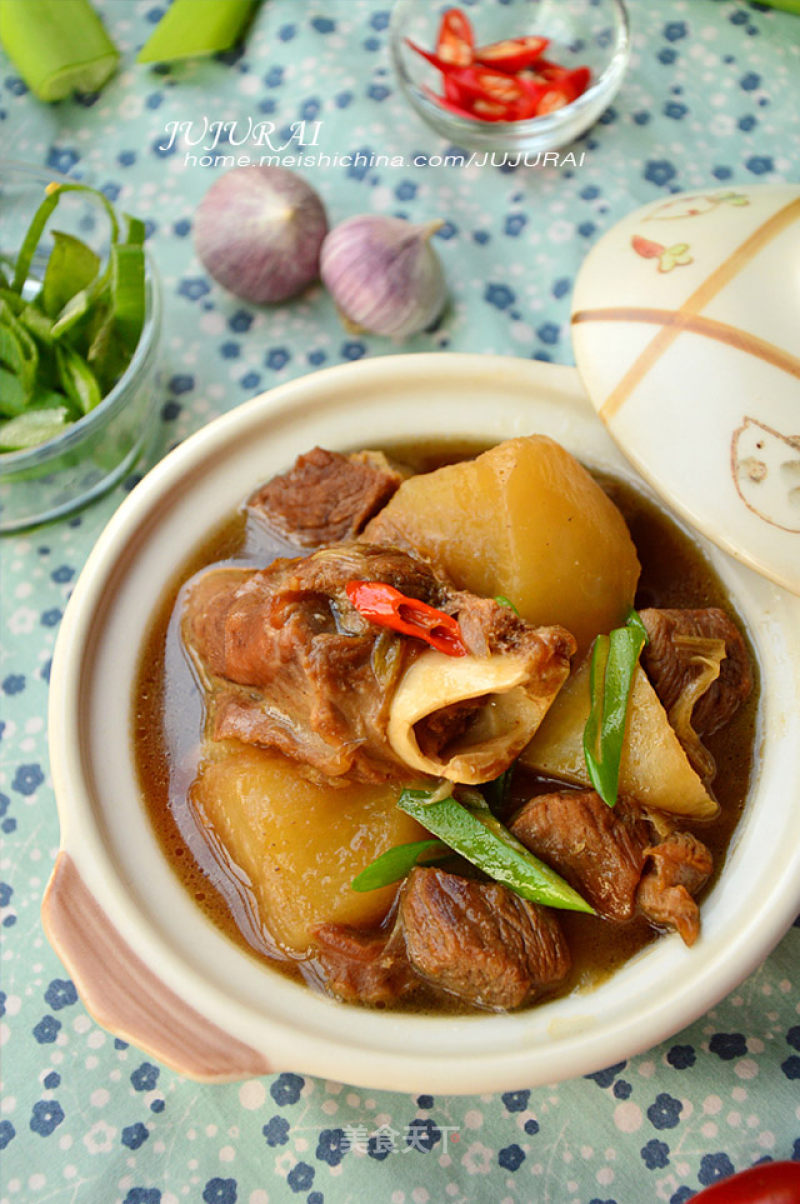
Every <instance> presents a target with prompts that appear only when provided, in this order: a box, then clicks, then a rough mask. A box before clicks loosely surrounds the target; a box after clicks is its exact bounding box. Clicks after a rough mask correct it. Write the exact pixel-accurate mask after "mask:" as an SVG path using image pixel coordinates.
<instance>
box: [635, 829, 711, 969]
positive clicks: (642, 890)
mask: <svg viewBox="0 0 800 1204" xmlns="http://www.w3.org/2000/svg"><path fill="white" fill-rule="evenodd" d="M645 856H646V857H648V858H649V859H650V861H651V864H650V865H649V866H648V867H647V869H646V870H645V872H644V874H643V875H642V881H641V883H640V886H639V893H638V896H637V902H638V904H639V907H640V908H641V910H642V911H643V912H644V914H645V915H646V916H647V918H648V920H650V921H651V922H652V923H653V924H657V925H658V926H659V927H664V928H674V929H676V930H677V931H678V932H679V933H680V935H681V937H682V938H683V940H684V942H685V943H686V944H687V945H693V944H694V943H695V941H696V940H697V937H698V934H699V932H700V911H699V908H698V906H697V903H696V902H695V901H694V899H693V898H692V896H693V895H696V894H697V892H698V891H699V890H700V888H701V887H702V886H703V885H704V884H705V883H706V882H707V881H708V878H709V876H710V874H711V871H712V870H713V868H714V861H713V858H712V856H711V853H710V852H709V851H708V849H707V848H706V846H705V845H704V844H703V843H702V841H700V840H698V839H697V837H695V836H692V835H691V833H690V832H673V833H672V835H671V836H668V837H667V839H666V840H662V841H661V843H660V844H657V845H654V846H652V847H650V848H647V849H645Z"/></svg>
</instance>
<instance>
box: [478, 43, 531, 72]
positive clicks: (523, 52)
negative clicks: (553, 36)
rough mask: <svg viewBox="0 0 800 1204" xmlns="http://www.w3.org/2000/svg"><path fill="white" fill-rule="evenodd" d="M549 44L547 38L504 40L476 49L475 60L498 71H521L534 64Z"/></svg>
mask: <svg viewBox="0 0 800 1204" xmlns="http://www.w3.org/2000/svg"><path fill="white" fill-rule="evenodd" d="M549 44H550V39H549V38H534V37H529V38H506V39H505V40H504V41H502V42H492V43H491V45H490V46H480V47H478V49H477V50H476V51H475V58H476V59H477V61H478V62H479V63H485V64H486V66H487V67H496V68H497V70H498V71H512V72H513V71H521V70H522V68H523V67H530V66H531V65H532V64H533V63H535V62H536V60H537V59H538V58H539V56H540V55H541V54H542V52H543V51H545V50H546V49H547V47H548V46H549Z"/></svg>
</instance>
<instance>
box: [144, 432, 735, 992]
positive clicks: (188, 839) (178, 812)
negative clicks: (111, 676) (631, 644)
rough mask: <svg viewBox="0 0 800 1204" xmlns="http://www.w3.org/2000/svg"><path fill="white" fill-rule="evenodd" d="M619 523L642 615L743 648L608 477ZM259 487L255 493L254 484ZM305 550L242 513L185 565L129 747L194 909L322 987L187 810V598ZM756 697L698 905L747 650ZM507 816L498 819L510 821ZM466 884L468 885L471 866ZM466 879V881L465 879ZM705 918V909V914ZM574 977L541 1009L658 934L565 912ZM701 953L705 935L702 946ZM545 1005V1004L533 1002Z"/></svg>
mask: <svg viewBox="0 0 800 1204" xmlns="http://www.w3.org/2000/svg"><path fill="white" fill-rule="evenodd" d="M486 446H487V445H475V444H469V443H464V442H456V441H453V442H448V443H446V444H438V445H426V444H418V445H414V446H407V445H391V446H388V447H385V448H383V449H382V450H384V451H385V452H386V453H387V454H388V455H389V456H391V457H392V458H393V459H395V460H397V461H400V462H402V463H405V464H407V465H409V466H410V467H411V468H412V469H414V471H416V472H428V471H432V470H434V469H436V468H439V467H442V466H443V465H445V464H450V463H455V462H458V461H460V460H464V459H468V458H470V457H472V456H475V455H478V454H479V453H480V452H482V451H484V450H486ZM593 475H594V476H595V478H596V479H597V481H598V482H599V484H600V485H601V486H602V487H603V489H604V490H605V491H606V493H607V494H608V495H609V496H610V497H611V499H612V500H613V501H614V503H615V504H616V505H617V507H618V508H619V509H620V511H621V512H622V514H623V516H624V518H625V520H626V522H627V524H628V527H629V530H630V533H631V536H632V538H633V541H634V543H635V545H636V549H637V552H638V555H639V560H640V562H641V565H642V573H641V578H640V581H639V586H638V589H637V594H636V600H635V604H636V606H637V608H639V609H643V608H645V607H651V606H652V607H659V608H665V607H677V608H683V607H687V608H690V607H706V606H718V607H721V608H722V609H724V610H725V611H727V612H728V614H730V615H731V616H732V617H733V618H734V620H735V621H736V622H737V624H738V626H739V628H740V630H741V631H742V632H743V634H744V635H745V639H747V633H746V629H745V628H744V625H743V623H742V620H741V617H740V615H739V614H738V612H737V610H736V607H735V605H734V602H733V600H732V599H731V598H730V597H729V595H728V593H727V592H726V590H725V588H724V586H723V584H722V582H721V581H720V580H719V577H718V576H717V574H716V573H715V572H714V570H713V569H712V567H711V565H710V564H709V562H708V560H707V559H706V557H705V555H704V554H703V553H702V552H701V550H700V549H699V548H698V547H697V545H696V544H695V542H694V541H693V539H692V538H691V536H690V535H689V534H688V533H687V532H686V531H685V530H684V529H683V528H682V527H681V526H680V525H679V524H678V522H677V521H676V520H675V519H673V518H671V517H670V516H669V515H667V514H666V513H665V512H664V511H662V510H661V509H659V508H658V507H657V506H656V505H655V504H654V503H653V502H651V501H650V500H649V499H648V498H645V497H644V496H643V495H641V494H640V493H638V492H637V491H636V490H635V489H634V488H633V487H632V486H630V485H628V484H627V483H625V482H622V481H620V480H618V479H616V478H613V477H610V476H608V475H606V474H602V473H594V474H593ZM253 484H254V486H256V485H257V484H258V482H254V483H253ZM300 554H301V551H300V549H298V548H296V547H294V546H293V545H288V544H286V543H284V542H282V541H281V540H280V539H278V538H274V537H272V536H270V535H269V534H268V533H267V532H266V531H265V530H264V528H263V527H260V526H258V525H257V524H256V523H254V522H252V521H249V520H248V519H247V517H246V515H245V513H244V511H243V510H240V511H239V512H237V513H235V514H233V515H229V516H228V517H227V518H226V519H224V520H223V521H222V522H221V523H220V525H219V526H218V527H217V529H216V530H214V531H212V532H211V533H210V534H209V535H208V537H207V538H206V539H205V540H203V542H202V543H201V544H200V546H199V547H197V548H196V549H195V551H194V552H193V553H192V554H191V555H190V556H188V557H187V560H186V561H185V563H184V564H183V565H182V566H181V568H180V569H179V570H178V572H177V573H176V575H175V578H174V579H173V581H172V582H171V583H170V585H169V586H168V587H167V589H166V590H165V592H164V595H163V597H162V598H161V599H160V600H159V603H158V606H157V609H156V611H155V614H154V617H153V620H152V623H151V626H150V630H149V632H148V635H147V638H146V641H145V644H144V647H143V650H142V654H141V656H140V662H139V671H138V674H137V679H136V683H135V687H134V698H133V729H132V739H133V747H134V755H135V761H136V766H137V771H138V775H139V780H140V784H141V788H142V794H143V799H144V802H145V806H146V808H147V812H148V815H149V818H150V821H151V823H152V825H153V828H154V830H155V832H156V835H157V837H158V840H159V843H160V845H161V848H162V850H163V852H164V855H165V857H166V858H167V861H168V862H169V864H170V865H171V867H172V869H173V870H174V872H175V873H176V874H177V876H178V878H179V880H180V881H181V883H182V885H183V886H184V888H185V889H186V890H187V891H188V892H189V893H190V895H191V896H192V898H193V899H194V901H195V902H196V904H197V905H198V906H199V907H200V908H202V910H203V911H204V912H205V914H206V915H207V916H208V917H209V918H210V919H211V920H212V921H213V922H214V923H215V924H216V925H217V927H219V928H220V929H221V930H222V931H223V932H224V933H225V934H226V935H227V936H228V937H229V938H230V939H231V940H233V941H234V942H235V943H236V944H238V945H239V946H240V947H241V948H243V949H245V950H246V951H247V952H249V953H250V954H253V955H255V956H257V957H258V958H260V959H261V960H265V961H266V962H268V964H269V965H270V966H271V967H272V968H273V969H276V970H279V971H280V972H282V973H285V974H288V975H289V976H291V977H292V978H295V979H297V980H300V981H303V980H306V981H308V982H309V983H310V984H311V985H312V986H314V985H317V986H318V979H317V976H316V973H315V970H314V966H313V963H310V962H303V961H298V960H292V959H290V958H288V957H287V956H286V955H285V954H283V953H279V952H278V950H277V949H276V947H275V946H274V945H272V944H271V943H270V941H269V939H268V937H266V936H265V933H264V930H263V928H262V927H261V926H260V925H259V924H258V922H257V919H256V915H255V908H254V905H253V901H252V899H249V898H248V896H247V892H246V890H245V891H243V890H242V885H241V875H234V874H233V873H232V872H231V870H230V868H228V869H226V867H225V863H224V856H222V855H221V856H219V857H218V856H215V855H214V853H212V851H211V848H210V846H209V843H208V840H207V838H206V836H205V835H203V833H202V832H201V831H200V830H199V827H198V823H197V820H196V817H195V813H194V811H193V809H192V807H191V806H190V804H189V802H188V794H189V789H190V786H191V784H192V781H193V780H194V778H195V776H196V774H197V771H198V766H199V762H200V756H201V751H202V743H203V729H204V721H205V711H204V701H203V698H202V695H201V691H200V689H199V687H198V684H197V682H196V679H195V676H194V673H193V671H192V669H191V667H190V663H189V659H188V657H187V655H186V653H185V651H184V649H183V646H182V641H181V637H180V622H179V617H178V612H179V609H180V608H179V607H176V603H177V602H178V601H179V597H180V594H181V590H182V588H183V587H184V585H185V583H186V582H187V581H188V580H189V579H190V578H191V577H193V576H194V575H195V574H196V573H198V572H199V571H201V570H202V569H205V568H209V567H211V566H221V565H226V566H236V567H243V568H259V569H260V568H264V567H265V566H266V565H267V564H269V563H270V562H271V561H272V560H274V559H276V558H277V557H279V556H289V557H296V556H298V555H300ZM749 651H750V656H751V662H752V665H753V671H754V675H755V688H754V689H753V692H752V694H751V696H750V698H749V699H748V700H747V702H746V703H745V704H744V705H743V706H741V707H740V708H739V710H738V711H737V712H736V714H735V715H734V717H733V719H732V721H731V722H730V723H729V724H728V725H727V726H726V727H725V728H723V729H722V730H720V731H718V732H716V733H715V734H714V735H712V736H711V737H709V738H707V740H706V741H705V743H706V745H707V747H708V749H709V751H710V752H711V753H712V755H713V757H714V759H715V761H716V765H717V773H716V777H715V778H714V781H713V791H714V794H715V796H716V798H717V799H718V801H719V803H720V812H719V815H718V816H717V817H716V818H715V819H713V820H711V821H708V820H706V821H698V820H695V821H688V820H687V821H686V822H682V825H681V826H682V828H683V829H684V830H687V831H690V832H693V833H694V834H695V835H696V836H698V838H699V839H701V840H702V841H703V843H704V844H705V845H707V847H708V848H709V849H710V851H711V853H712V854H713V857H714V872H713V875H712V877H711V879H710V881H709V883H708V884H707V885H706V887H705V888H704V889H703V891H702V892H701V893H700V895H699V896H698V899H699V901H700V903H701V905H702V899H703V897H704V896H705V895H706V894H707V892H708V890H709V889H710V888H711V886H713V883H714V882H715V881H716V879H717V877H718V876H719V874H720V872H721V871H722V869H723V866H724V861H725V854H726V851H727V848H728V845H729V843H730V841H731V837H732V835H733V832H734V830H735V828H736V825H737V823H738V821H739V818H740V817H741V814H742V810H743V808H744V804H745V801H746V798H747V793H748V788H749V781H750V774H751V770H752V763H753V754H754V741H755V724H756V715H757V709H758V694H759V691H758V679H757V662H756V660H755V657H754V656H753V654H752V649H749ZM563 786H564V783H563V782H561V781H558V782H555V781H554V780H552V779H547V778H542V777H538V776H536V775H533V774H531V773H529V772H527V771H525V770H520V769H517V771H516V772H515V774H514V778H513V783H512V789H511V792H510V798H509V804H508V816H510V815H511V814H513V813H514V811H515V810H516V809H517V808H519V807H520V806H521V805H522V804H523V803H524V802H525V801H527V800H528V799H529V798H531V797H532V796H533V795H535V794H540V793H545V792H546V791H548V790H552V789H556V788H561V787H563ZM508 816H501V817H500V818H502V819H507V818H508ZM462 865H463V867H464V868H463V872H465V873H469V872H470V871H469V868H468V867H466V863H462ZM458 872H462V869H459V870H458ZM701 910H702V907H701ZM559 920H560V922H561V924H562V927H563V929H564V933H565V936H566V938H567V942H568V944H569V947H570V950H571V953H572V958H573V968H572V971H571V973H570V975H569V977H568V978H567V979H566V981H565V982H563V983H561V984H560V985H559V987H558V988H557V989H556V990H555V991H554V992H553V993H551V994H550V995H548V996H546V997H545V998H553V997H554V996H558V995H564V994H568V993H569V992H570V991H572V990H576V989H577V990H579V991H584V990H591V989H592V988H593V987H595V986H597V985H598V984H599V983H600V982H602V981H603V980H604V979H606V978H608V977H609V976H610V975H611V974H612V973H613V972H614V971H615V970H616V969H618V968H619V966H621V965H622V964H623V963H624V962H626V961H627V960H628V959H629V958H630V957H632V956H633V955H634V954H635V953H637V952H638V951H639V950H640V949H642V948H643V947H644V946H645V945H647V944H648V943H650V942H651V941H653V940H656V939H658V936H659V933H658V932H657V931H656V930H655V929H653V928H652V927H651V926H650V924H649V923H648V922H647V921H646V920H645V919H644V918H643V917H640V916H637V917H635V918H634V919H633V920H630V921H628V922H627V923H624V924H611V923H608V922H606V921H604V920H602V919H600V918H599V917H596V916H591V915H585V914H581V913H578V912H568V911H560V912H559ZM700 940H701V941H702V934H701V937H700ZM537 1002H539V1001H538V1000H537ZM396 1006H397V1008H398V1010H414V1011H420V1010H421V1011H431V1010H435V1011H440V1012H441V1011H450V1012H470V1011H474V1010H475V1009H474V1008H470V1007H468V1006H467V1005H465V1004H463V1003H461V1002H460V1001H459V1000H458V999H456V998H455V997H452V996H447V995H445V993H444V992H441V991H434V990H433V989H431V990H430V991H429V992H426V991H424V990H423V991H422V992H421V993H420V994H418V995H416V996H415V997H414V999H413V1001H412V1002H408V1003H404V1002H402V1001H401V1002H400V1003H399V1004H397V1005H396Z"/></svg>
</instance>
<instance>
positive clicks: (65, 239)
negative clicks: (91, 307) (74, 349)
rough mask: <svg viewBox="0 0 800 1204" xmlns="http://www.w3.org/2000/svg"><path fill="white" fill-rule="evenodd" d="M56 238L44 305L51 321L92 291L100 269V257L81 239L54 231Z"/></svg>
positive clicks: (44, 284)
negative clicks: (83, 291) (78, 298)
mask: <svg viewBox="0 0 800 1204" xmlns="http://www.w3.org/2000/svg"><path fill="white" fill-rule="evenodd" d="M53 239H54V241H55V245H54V247H53V249H52V251H51V252H50V258H49V259H48V261H47V268H46V269H45V273H44V283H43V284H42V292H41V305H42V308H43V309H44V312H45V313H46V314H47V316H48V317H49V318H55V317H56V315H57V314H60V313H61V311H62V310H63V308H64V306H65V305H66V304H67V302H68V301H71V300H72V298H73V297H74V296H75V294H76V293H79V292H81V291H82V290H84V289H86V288H88V286H89V285H90V284H91V283H92V281H93V280H94V279H95V277H96V276H97V273H98V271H99V270H100V258H99V256H97V255H95V253H94V251H93V250H92V249H91V247H87V245H86V243H85V242H81V240H80V239H79V238H74V237H73V235H71V234H64V232H63V231H62V230H54V231H53Z"/></svg>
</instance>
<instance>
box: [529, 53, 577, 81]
mask: <svg viewBox="0 0 800 1204" xmlns="http://www.w3.org/2000/svg"><path fill="white" fill-rule="evenodd" d="M536 72H537V74H538V75H541V77H542V79H549V80H554V79H563V78H564V76H565V75H569V71H568V69H567V68H566V67H561V66H559V64H558V63H553V62H551V61H550V59H542V58H540V59H537V61H536Z"/></svg>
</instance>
